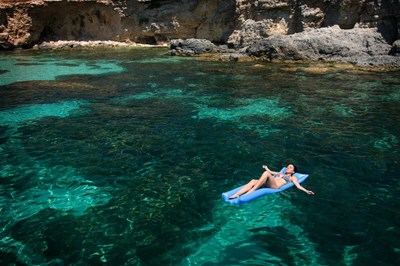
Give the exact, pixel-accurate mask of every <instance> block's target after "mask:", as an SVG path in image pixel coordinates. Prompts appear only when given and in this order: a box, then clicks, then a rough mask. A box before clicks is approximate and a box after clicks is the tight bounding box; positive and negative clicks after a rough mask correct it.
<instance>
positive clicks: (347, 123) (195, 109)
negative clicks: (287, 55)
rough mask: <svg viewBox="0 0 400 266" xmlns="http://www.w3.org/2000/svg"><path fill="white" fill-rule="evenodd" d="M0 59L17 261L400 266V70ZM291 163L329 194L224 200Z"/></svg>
mask: <svg viewBox="0 0 400 266" xmlns="http://www.w3.org/2000/svg"><path fill="white" fill-rule="evenodd" d="M0 60H1V61H0V264H1V265H399V263H400V227H399V226H400V206H399V203H400V176H399V172H400V161H399V160H400V157H399V152H400V143H399V137H400V127H399V125H398V124H399V121H400V72H360V71H356V72H355V71H349V70H348V69H331V71H328V72H325V71H319V73H315V72H312V71H310V70H311V69H315V66H312V65H307V64H292V65H290V64H284V63H280V64H271V63H255V62H246V63H238V62H206V61H199V60H196V59H194V58H184V57H170V56H168V55H167V51H166V49H165V48H136V49H126V48H125V49H108V50H107V49H96V50H69V51H29V50H26V51H15V52H8V53H1V54H0ZM317 69H319V70H323V69H321V67H320V66H317ZM290 162H294V163H296V164H297V166H298V168H299V172H302V173H308V174H310V177H309V178H308V179H307V180H306V181H305V182H304V183H303V185H304V186H305V187H306V188H308V189H311V190H313V191H314V192H315V195H314V196H309V195H307V194H305V193H303V192H301V191H299V190H297V189H295V188H292V189H289V190H286V191H285V192H283V193H279V194H275V195H269V196H265V197H263V198H260V199H258V200H256V201H253V202H251V203H249V204H245V205H241V206H235V205H229V204H227V203H225V202H224V201H223V200H222V199H221V193H222V192H225V191H227V190H230V189H232V188H234V187H236V186H238V185H241V184H243V183H245V182H247V181H248V180H249V179H252V178H258V177H259V176H260V174H261V173H262V168H261V166H262V165H263V164H267V165H268V166H269V167H270V168H272V169H277V170H279V169H280V168H281V167H282V166H285V165H286V164H287V163H290Z"/></svg>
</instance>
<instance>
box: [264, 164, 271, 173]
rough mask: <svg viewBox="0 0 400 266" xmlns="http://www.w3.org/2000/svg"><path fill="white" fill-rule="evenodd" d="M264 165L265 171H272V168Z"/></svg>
mask: <svg viewBox="0 0 400 266" xmlns="http://www.w3.org/2000/svg"><path fill="white" fill-rule="evenodd" d="M262 167H263V168H264V169H265V171H267V172H271V170H269V168H268V166H266V165H263V166H262Z"/></svg>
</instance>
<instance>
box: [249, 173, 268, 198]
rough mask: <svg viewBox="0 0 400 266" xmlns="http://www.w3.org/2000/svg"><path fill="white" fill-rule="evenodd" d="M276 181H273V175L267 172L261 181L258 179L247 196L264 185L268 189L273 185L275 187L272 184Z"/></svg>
mask: <svg viewBox="0 0 400 266" xmlns="http://www.w3.org/2000/svg"><path fill="white" fill-rule="evenodd" d="M274 181H275V180H273V178H272V175H271V174H270V173H269V172H268V171H265V172H264V173H263V174H262V175H261V177H260V179H258V181H257V183H256V184H255V185H254V186H253V187H252V188H251V189H250V190H248V191H247V193H246V194H249V193H251V192H253V191H256V190H257V189H259V188H260V187H262V186H263V185H264V184H267V185H268V187H271V185H273V184H271V183H274Z"/></svg>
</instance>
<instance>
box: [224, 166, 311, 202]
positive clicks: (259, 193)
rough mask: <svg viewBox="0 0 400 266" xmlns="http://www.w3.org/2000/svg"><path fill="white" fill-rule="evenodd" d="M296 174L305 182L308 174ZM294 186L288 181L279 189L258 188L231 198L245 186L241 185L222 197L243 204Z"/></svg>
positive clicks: (227, 200)
mask: <svg viewBox="0 0 400 266" xmlns="http://www.w3.org/2000/svg"><path fill="white" fill-rule="evenodd" d="M285 171H286V167H283V168H282V170H281V172H282V173H285ZM294 176H296V177H297V179H298V180H299V183H301V182H303V181H304V180H306V179H307V177H308V174H300V173H295V174H294ZM293 186H294V184H293V182H289V183H286V184H285V185H283V186H282V187H280V188H278V189H275V188H259V189H257V190H256V191H254V192H252V193H250V194H245V195H242V196H240V197H239V198H235V199H229V197H230V196H232V195H233V194H235V193H236V192H238V191H239V190H240V189H241V188H242V187H243V186H240V187H237V188H234V189H232V190H230V191H227V192H224V193H222V198H223V199H224V200H225V201H226V202H229V203H232V204H237V205H241V204H245V203H248V202H250V201H253V200H255V199H258V198H260V197H262V196H265V195H267V194H272V193H277V192H281V191H284V190H286V189H288V188H291V187H293Z"/></svg>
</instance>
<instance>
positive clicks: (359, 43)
mask: <svg viewBox="0 0 400 266" xmlns="http://www.w3.org/2000/svg"><path fill="white" fill-rule="evenodd" d="M170 53H171V54H172V55H200V54H204V53H215V56H217V57H218V56H219V57H221V58H225V59H228V60H234V61H237V60H240V59H244V58H247V57H252V58H258V59H261V60H268V61H277V60H293V61H299V60H301V61H323V62H344V63H352V64H355V65H358V66H372V67H373V66H377V67H382V66H386V67H388V68H400V40H397V41H395V42H394V43H393V44H392V45H390V44H388V43H387V42H386V40H385V39H384V37H383V36H382V34H380V33H379V32H378V31H377V30H376V29H373V28H367V29H362V28H357V29H349V30H342V29H340V28H339V27H338V26H334V27H327V28H320V29H313V30H309V31H305V32H301V33H295V34H292V35H274V36H270V37H268V38H263V39H261V40H258V41H255V42H254V43H251V44H249V45H248V46H246V47H243V48H242V49H240V50H234V49H228V48H227V46H217V45H214V44H213V43H211V42H210V41H207V40H196V39H189V40H173V41H172V42H171V46H170ZM220 53H223V55H221V54H220ZM227 55H228V56H227Z"/></svg>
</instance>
